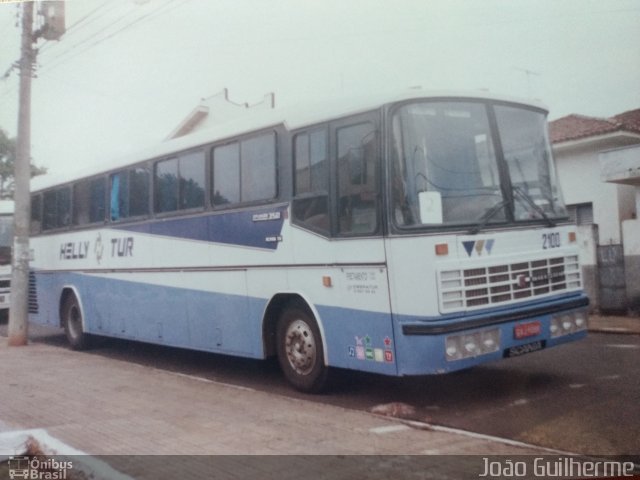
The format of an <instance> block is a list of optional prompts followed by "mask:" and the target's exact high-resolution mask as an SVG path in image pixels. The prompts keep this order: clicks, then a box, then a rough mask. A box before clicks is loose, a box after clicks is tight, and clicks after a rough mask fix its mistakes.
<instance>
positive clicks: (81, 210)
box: [73, 178, 106, 225]
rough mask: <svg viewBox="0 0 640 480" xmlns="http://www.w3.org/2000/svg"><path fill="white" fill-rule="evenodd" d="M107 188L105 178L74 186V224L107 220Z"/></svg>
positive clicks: (84, 181) (85, 181)
mask: <svg viewBox="0 0 640 480" xmlns="http://www.w3.org/2000/svg"><path fill="white" fill-rule="evenodd" d="M105 195H106V187H105V180H104V178H97V179H94V180H83V181H81V182H78V183H77V184H75V185H74V186H73V205H74V209H73V224H74V225H84V224H87V223H97V222H102V221H104V219H105V209H106V201H105Z"/></svg>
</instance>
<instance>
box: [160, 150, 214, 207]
mask: <svg viewBox="0 0 640 480" xmlns="http://www.w3.org/2000/svg"><path fill="white" fill-rule="evenodd" d="M155 175H156V176H155V181H156V199H155V206H156V207H155V208H156V212H158V213H163V212H174V211H176V210H186V209H190V208H202V207H204V188H205V182H204V179H205V173H204V152H202V151H199V152H192V153H187V154H184V155H181V156H180V157H177V158H171V159H169V160H163V161H161V162H158V163H156V172H155Z"/></svg>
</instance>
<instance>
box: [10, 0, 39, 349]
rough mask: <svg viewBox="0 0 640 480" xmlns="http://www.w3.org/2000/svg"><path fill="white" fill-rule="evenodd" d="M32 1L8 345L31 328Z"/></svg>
mask: <svg viewBox="0 0 640 480" xmlns="http://www.w3.org/2000/svg"><path fill="white" fill-rule="evenodd" d="M33 40H34V38H33V2H24V3H23V4H22V47H21V56H20V104H19V107H18V144H17V152H16V161H15V171H14V177H15V195H14V204H15V210H14V216H13V228H14V238H13V262H12V266H13V272H12V276H11V305H10V309H9V340H8V344H9V346H20V345H26V344H27V340H28V328H29V319H28V316H29V310H28V295H29V222H30V218H31V197H30V195H29V181H30V178H31V78H32V75H33V65H34V60H35V59H34V50H33Z"/></svg>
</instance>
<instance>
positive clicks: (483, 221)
mask: <svg viewBox="0 0 640 480" xmlns="http://www.w3.org/2000/svg"><path fill="white" fill-rule="evenodd" d="M508 203H509V201H508V200H502V201H500V202H498V203H496V204H495V205H494V206H493V207H491V208H490V209H489V210H487V211H486V212H484V214H483V215H482V217H480V221H479V222H478V224H477V225H474V227H473V228H471V230H469V234H470V235H475V234H477V233H479V232H480V230H482V229H483V228H484V227H486V226H487V223H489V220H491V219H492V218H493V217H494V216H495V214H496V213H498V212H499V211H500V210H501V209H503V208H504V207H505V206H507V204H508Z"/></svg>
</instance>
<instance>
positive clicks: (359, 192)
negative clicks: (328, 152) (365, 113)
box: [336, 123, 379, 234]
mask: <svg viewBox="0 0 640 480" xmlns="http://www.w3.org/2000/svg"><path fill="white" fill-rule="evenodd" d="M336 136H337V138H336V141H337V159H336V160H337V170H338V231H339V233H343V234H367V233H374V232H375V231H376V229H377V227H378V203H379V202H378V197H379V192H378V189H379V182H378V161H377V157H378V155H377V147H376V131H375V127H374V125H373V124H371V123H361V124H357V125H351V126H348V127H343V128H339V129H338V130H337V131H336Z"/></svg>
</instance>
